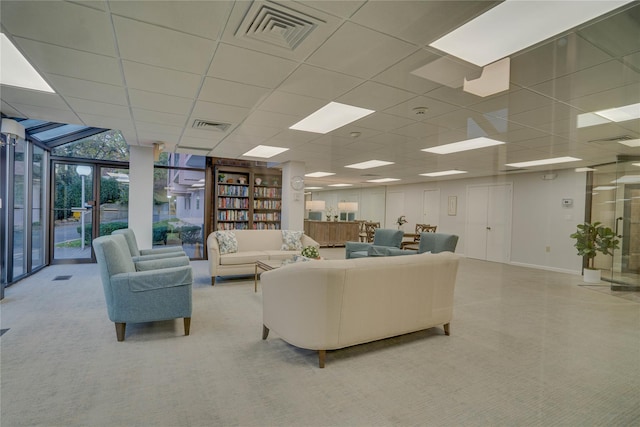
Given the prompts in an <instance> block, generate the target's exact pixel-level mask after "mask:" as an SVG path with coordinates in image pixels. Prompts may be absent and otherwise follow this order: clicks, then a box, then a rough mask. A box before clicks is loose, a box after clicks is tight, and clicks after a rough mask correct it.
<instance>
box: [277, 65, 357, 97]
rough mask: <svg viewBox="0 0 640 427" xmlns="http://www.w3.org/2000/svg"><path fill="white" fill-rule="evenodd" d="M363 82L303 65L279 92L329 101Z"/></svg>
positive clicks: (284, 83)
mask: <svg viewBox="0 0 640 427" xmlns="http://www.w3.org/2000/svg"><path fill="white" fill-rule="evenodd" d="M362 82H364V80H363V79H359V78H356V77H352V76H347V75H345V74H342V73H337V72H335V71H329V70H324V69H322V68H318V67H312V66H309V65H301V66H300V67H299V68H298V69H296V70H295V71H294V72H293V73H292V74H291V75H290V76H289V77H287V79H286V80H285V81H284V82H282V84H281V85H280V86H279V87H278V90H281V91H284V92H290V93H296V94H298V95H307V96H312V97H315V98H320V99H327V100H329V99H335V98H337V97H338V96H340V95H342V94H344V93H345V92H347V91H349V90H350V89H352V88H354V87H356V86H357V85H359V84H361V83H362Z"/></svg>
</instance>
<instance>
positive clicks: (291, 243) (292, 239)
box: [281, 230, 304, 251]
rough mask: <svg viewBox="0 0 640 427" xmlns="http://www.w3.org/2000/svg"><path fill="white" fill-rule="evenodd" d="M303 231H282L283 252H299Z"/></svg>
mask: <svg viewBox="0 0 640 427" xmlns="http://www.w3.org/2000/svg"><path fill="white" fill-rule="evenodd" d="M303 234H304V231H294V230H282V247H281V249H282V250H283V251H301V250H302V235H303Z"/></svg>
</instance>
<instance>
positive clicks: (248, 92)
mask: <svg viewBox="0 0 640 427" xmlns="http://www.w3.org/2000/svg"><path fill="white" fill-rule="evenodd" d="M268 93H269V90H268V89H265V88H263V87H260V86H252V85H250V84H246V83H237V82H232V81H229V80H222V79H214V78H212V77H207V78H205V80H204V85H203V86H202V89H201V90H200V96H199V99H200V100H202V101H211V102H217V103H219V104H227V105H234V106H237V107H247V108H252V107H254V106H255V105H256V104H259V103H260V101H261V100H262V99H264V98H265V97H266V96H267V94H268Z"/></svg>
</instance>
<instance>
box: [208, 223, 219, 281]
mask: <svg viewBox="0 0 640 427" xmlns="http://www.w3.org/2000/svg"><path fill="white" fill-rule="evenodd" d="M207 258H208V259H209V274H210V275H211V277H216V276H217V275H218V274H217V273H218V266H219V265H220V246H218V239H216V235H215V234H214V233H211V234H209V237H208V238H207Z"/></svg>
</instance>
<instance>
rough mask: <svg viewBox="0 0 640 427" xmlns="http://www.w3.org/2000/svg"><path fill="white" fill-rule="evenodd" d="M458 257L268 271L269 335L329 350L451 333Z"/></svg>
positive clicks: (265, 312) (442, 255)
mask: <svg viewBox="0 0 640 427" xmlns="http://www.w3.org/2000/svg"><path fill="white" fill-rule="evenodd" d="M457 270H458V256H457V255H455V254H453V253H451V252H443V253H439V254H427V253H425V254H418V255H412V256H399V257H375V258H358V259H345V260H327V261H309V262H302V263H295V264H290V265H286V266H283V267H281V268H278V269H276V270H271V271H267V272H264V273H262V276H261V283H262V304H263V334H262V339H266V338H267V336H268V334H269V331H270V330H272V331H274V332H275V333H276V334H277V335H279V336H280V338H282V339H283V340H284V341H286V342H288V343H290V344H293V345H294V346H296V347H300V348H305V349H310V350H318V357H319V365H320V367H321V368H322V367H324V362H325V357H326V350H334V349H339V348H344V347H348V346H352V345H356V344H362V343H366V342H370V341H375V340H380V339H383V338H389V337H393V336H397V335H402V334H406V333H409V332H414V331H419V330H422V329H427V328H431V327H434V326H438V325H443V326H444V332H445V334H446V335H449V323H450V322H451V318H452V315H453V289H454V286H455V282H456V274H457Z"/></svg>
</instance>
